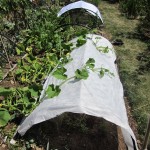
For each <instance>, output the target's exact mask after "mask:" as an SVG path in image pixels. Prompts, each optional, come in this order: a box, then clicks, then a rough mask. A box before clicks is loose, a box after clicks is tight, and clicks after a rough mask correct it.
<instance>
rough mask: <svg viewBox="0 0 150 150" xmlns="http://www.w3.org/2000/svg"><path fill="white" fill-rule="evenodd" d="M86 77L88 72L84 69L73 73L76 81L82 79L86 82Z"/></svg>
mask: <svg viewBox="0 0 150 150" xmlns="http://www.w3.org/2000/svg"><path fill="white" fill-rule="evenodd" d="M88 76H89V74H88V71H87V70H86V69H82V70H79V69H77V70H76V71H75V77H76V79H84V80H86V79H87V78H88Z"/></svg>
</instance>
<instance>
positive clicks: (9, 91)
mask: <svg viewBox="0 0 150 150" xmlns="http://www.w3.org/2000/svg"><path fill="white" fill-rule="evenodd" d="M13 92H14V89H13V88H8V89H6V88H3V87H0V96H4V97H7V96H9V95H10V94H12V93H13Z"/></svg>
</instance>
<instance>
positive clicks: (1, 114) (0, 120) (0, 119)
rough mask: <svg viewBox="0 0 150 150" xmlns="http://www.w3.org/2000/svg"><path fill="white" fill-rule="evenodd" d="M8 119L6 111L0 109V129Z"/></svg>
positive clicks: (9, 117)
mask: <svg viewBox="0 0 150 150" xmlns="http://www.w3.org/2000/svg"><path fill="white" fill-rule="evenodd" d="M10 119H11V116H10V114H9V112H8V111H7V110H6V109H3V108H0V127H3V126H5V125H6V124H7V123H8V121H9V120H10Z"/></svg>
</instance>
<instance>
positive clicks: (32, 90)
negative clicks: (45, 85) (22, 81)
mask: <svg viewBox="0 0 150 150" xmlns="http://www.w3.org/2000/svg"><path fill="white" fill-rule="evenodd" d="M29 91H30V93H31V96H32V97H36V98H37V97H38V91H35V90H34V89H29Z"/></svg>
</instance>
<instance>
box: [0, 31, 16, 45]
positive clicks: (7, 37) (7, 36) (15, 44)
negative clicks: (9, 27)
mask: <svg viewBox="0 0 150 150" xmlns="http://www.w3.org/2000/svg"><path fill="white" fill-rule="evenodd" d="M0 35H1V36H3V37H5V38H6V39H8V40H9V41H10V42H11V43H13V44H14V45H15V46H17V45H16V43H15V42H14V41H13V40H11V39H10V38H9V37H8V36H6V35H4V34H2V33H1V32H0Z"/></svg>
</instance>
